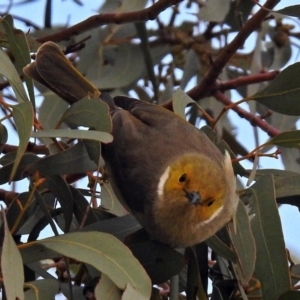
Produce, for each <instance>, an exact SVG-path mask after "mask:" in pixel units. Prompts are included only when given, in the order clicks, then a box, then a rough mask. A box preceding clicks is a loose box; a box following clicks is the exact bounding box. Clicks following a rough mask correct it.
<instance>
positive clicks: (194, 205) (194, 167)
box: [101, 94, 239, 248]
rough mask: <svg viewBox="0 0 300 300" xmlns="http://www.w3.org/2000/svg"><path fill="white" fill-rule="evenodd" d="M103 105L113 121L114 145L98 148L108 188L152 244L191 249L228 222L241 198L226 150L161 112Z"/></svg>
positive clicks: (128, 104)
mask: <svg viewBox="0 0 300 300" xmlns="http://www.w3.org/2000/svg"><path fill="white" fill-rule="evenodd" d="M101 98H103V100H104V101H105V102H107V103H108V104H109V107H110V109H111V115H112V128H113V129H112V135H113V142H112V143H109V144H103V145H102V156H103V158H104V161H105V164H106V168H107V173H108V176H109V178H110V180H111V185H112V188H113V190H114V192H115V194H116V196H117V198H118V199H119V200H120V202H121V203H122V204H123V205H124V207H125V208H126V209H127V210H129V211H130V212H131V213H132V214H133V215H134V216H135V217H136V219H137V220H138V221H139V223H140V224H141V225H142V226H143V227H144V229H145V230H146V231H147V232H148V233H149V235H150V237H151V239H153V240H155V241H158V242H160V243H163V244H167V245H169V246H171V247H174V248H182V247H189V246H193V245H195V244H198V243H200V242H203V241H205V240H206V239H208V238H209V237H211V236H213V235H214V234H215V233H216V232H217V231H218V230H220V229H221V228H222V227H223V226H225V224H226V223H228V222H229V221H230V220H231V219H232V217H233V215H234V213H235V211H236V208H237V204H238V201H239V198H238V195H237V193H236V178H235V175H234V171H233V168H232V163H231V158H230V155H229V153H228V152H227V151H226V152H225V154H223V153H222V152H221V151H220V150H219V149H218V148H217V146H216V145H215V144H214V143H213V142H212V141H211V140H210V139H209V138H208V137H207V136H206V135H205V133H203V132H202V131H201V130H199V129H198V128H196V127H194V126H193V125H192V124H190V123H189V122H187V121H186V120H185V119H183V118H181V117H180V116H178V115H176V114H175V113H174V112H172V111H169V110H168V109H166V108H164V107H162V106H159V105H155V104H150V103H148V102H144V101H142V100H138V99H134V98H130V97H127V96H116V97H114V98H113V100H112V101H113V104H112V103H111V101H109V100H108V98H107V96H105V95H103V94H102V95H101Z"/></svg>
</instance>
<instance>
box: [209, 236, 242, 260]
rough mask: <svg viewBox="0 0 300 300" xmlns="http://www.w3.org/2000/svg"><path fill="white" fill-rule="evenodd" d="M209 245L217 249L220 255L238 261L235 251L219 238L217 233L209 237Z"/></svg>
mask: <svg viewBox="0 0 300 300" xmlns="http://www.w3.org/2000/svg"><path fill="white" fill-rule="evenodd" d="M205 243H206V244H207V246H208V247H209V248H211V249H212V250H213V251H215V252H216V253H217V254H218V255H220V256H222V257H223V258H225V259H227V260H230V261H233V262H235V261H236V259H237V258H236V255H235V253H234V252H233V251H232V250H231V249H230V248H229V247H228V246H227V245H226V244H225V243H223V242H222V241H221V239H219V238H218V237H217V236H216V235H213V236H211V237H210V238H209V239H207V240H206V241H205Z"/></svg>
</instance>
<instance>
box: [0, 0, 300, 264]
mask: <svg viewBox="0 0 300 300" xmlns="http://www.w3.org/2000/svg"><path fill="white" fill-rule="evenodd" d="M20 1H21V0H20ZM249 1H250V0H249ZM14 2H17V1H14ZM45 2H46V1H41V0H39V1H33V2H32V3H31V4H26V5H19V6H15V7H13V8H12V9H11V11H10V14H12V15H19V16H27V18H28V19H30V21H31V22H33V23H35V24H37V25H39V26H41V27H42V26H43V18H44V16H43V11H44V6H45ZM82 2H83V3H84V6H83V7H82V6H79V5H77V4H76V3H75V2H74V1H72V0H65V1H60V0H54V1H53V16H52V17H53V24H56V25H57V24H60V25H66V24H75V23H77V22H80V21H83V20H84V19H86V18H88V17H89V16H91V15H93V14H96V13H97V9H98V8H99V7H100V5H101V3H103V1H90V0H86V1H84V0H83V1H82ZM260 2H262V1H260ZM0 3H1V4H0V12H3V11H5V7H7V4H8V3H10V1H6V0H2V1H1V2H0ZM298 3H299V1H296V0H288V1H287V0H284V1H281V2H280V3H279V4H278V5H277V6H276V9H280V8H282V7H285V6H287V5H294V4H298ZM292 24H294V23H293V22H292ZM15 26H16V27H17V28H21V29H22V28H23V23H22V22H18V21H16V22H15ZM247 43H248V44H246V47H252V43H254V37H253V38H251V39H250V40H249V41H248V42H247ZM293 51H294V54H293V59H295V58H296V55H297V53H298V51H299V49H298V48H297V47H293ZM233 95H234V96H233V99H235V100H239V96H238V95H237V94H236V93H235V92H233ZM229 115H230V117H231V118H232V120H233V122H236V124H238V128H237V130H236V134H237V137H238V139H239V141H240V142H241V143H242V144H245V145H246V146H247V149H248V150H252V149H253V148H255V141H254V140H253V138H252V136H253V133H252V132H251V131H250V132H249V126H248V122H247V121H246V120H244V119H240V118H239V117H237V115H236V114H235V113H234V112H232V111H231V112H230V113H229ZM259 138H260V141H265V140H266V139H267V138H268V136H267V135H266V134H265V133H260V136H259ZM260 163H261V165H262V167H265V168H282V164H281V162H280V160H274V159H268V158H266V159H263V160H261V162H260ZM244 166H245V167H248V168H249V167H251V166H250V164H247V163H245V164H244ZM279 211H280V215H281V220H282V224H283V230H284V235H285V240H286V245H287V248H289V249H290V250H291V252H292V254H293V253H294V255H295V256H297V259H296V260H297V261H298V262H300V254H299V253H298V252H299V240H300V215H299V211H298V209H297V208H295V207H292V206H288V205H283V206H282V207H280V210H279Z"/></svg>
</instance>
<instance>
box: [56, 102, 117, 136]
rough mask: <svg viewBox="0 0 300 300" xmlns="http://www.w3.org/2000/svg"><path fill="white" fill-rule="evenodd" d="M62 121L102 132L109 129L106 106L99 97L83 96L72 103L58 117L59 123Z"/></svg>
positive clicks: (109, 119)
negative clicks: (59, 117)
mask: <svg viewBox="0 0 300 300" xmlns="http://www.w3.org/2000/svg"><path fill="white" fill-rule="evenodd" d="M62 122H66V123H68V124H69V125H74V126H84V127H89V128H93V129H95V130H99V131H104V132H110V131H111V118H110V116H109V110H108V106H107V104H106V103H104V102H103V101H102V100H101V99H100V98H93V99H90V98H84V99H81V100H80V101H78V102H76V103H74V104H73V105H72V106H70V108H69V109H67V110H66V112H65V113H64V115H63V116H62V118H61V119H60V123H62Z"/></svg>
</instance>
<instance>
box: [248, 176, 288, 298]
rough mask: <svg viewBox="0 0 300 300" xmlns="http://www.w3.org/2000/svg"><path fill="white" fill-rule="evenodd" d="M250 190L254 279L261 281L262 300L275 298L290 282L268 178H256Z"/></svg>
mask: <svg viewBox="0 0 300 300" xmlns="http://www.w3.org/2000/svg"><path fill="white" fill-rule="evenodd" d="M250 190H251V192H252V200H251V205H252V212H253V213H254V217H253V219H252V220H251V228H252V233H253V236H254V238H255V242H256V249H257V251H256V255H257V258H256V265H255V273H254V277H256V278H258V280H259V281H260V282H261V285H262V295H263V297H262V298H263V299H277V298H278V297H279V296H280V295H281V294H282V293H284V292H286V291H288V290H289V289H290V286H291V282H290V276H289V269H288V262H287V256H286V250H285V243H284V239H283V233H282V228H281V223H280V217H279V213H278V208H277V205H276V202H275V189H274V181H273V177H272V175H266V176H264V177H262V178H261V179H259V180H258V181H257V182H256V183H255V184H254V185H253V186H252V187H251V188H250Z"/></svg>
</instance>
